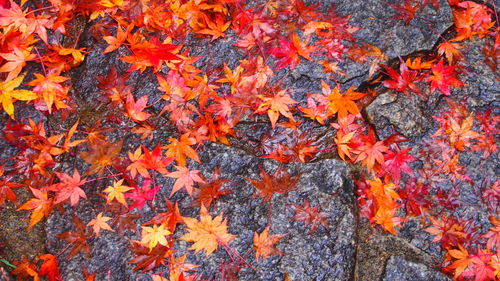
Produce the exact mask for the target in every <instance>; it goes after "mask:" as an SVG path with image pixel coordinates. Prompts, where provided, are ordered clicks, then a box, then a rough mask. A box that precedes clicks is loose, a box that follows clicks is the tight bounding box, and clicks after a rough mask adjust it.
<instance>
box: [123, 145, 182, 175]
mask: <svg viewBox="0 0 500 281" xmlns="http://www.w3.org/2000/svg"><path fill="white" fill-rule="evenodd" d="M142 149H144V154H142V152H141V150H142ZM128 157H129V159H130V161H132V164H130V165H129V166H128V167H127V170H129V171H130V174H131V176H132V178H135V176H136V175H137V173H139V174H140V175H141V176H143V177H145V178H150V174H149V172H148V170H147V169H152V170H155V171H157V172H159V173H160V174H162V175H165V174H167V173H168V171H167V169H165V167H167V166H168V165H169V164H170V163H171V162H172V161H173V158H163V157H162V155H161V147H160V145H159V144H157V145H156V147H155V148H154V149H153V150H152V151H149V149H148V148H147V147H145V146H144V145H143V146H140V147H138V148H137V149H136V150H135V152H134V153H133V154H132V153H130V151H129V152H128Z"/></svg>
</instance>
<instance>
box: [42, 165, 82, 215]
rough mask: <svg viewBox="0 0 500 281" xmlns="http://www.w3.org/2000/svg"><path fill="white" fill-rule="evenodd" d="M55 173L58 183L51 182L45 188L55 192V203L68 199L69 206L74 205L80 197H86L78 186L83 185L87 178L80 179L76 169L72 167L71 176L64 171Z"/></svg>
mask: <svg viewBox="0 0 500 281" xmlns="http://www.w3.org/2000/svg"><path fill="white" fill-rule="evenodd" d="M55 173H56V175H57V177H58V178H59V180H60V183H56V184H53V185H51V186H49V187H48V188H47V189H48V190H51V191H55V192H56V193H57V195H56V200H55V203H56V204H58V203H61V202H63V201H66V200H67V199H70V204H71V206H76V204H78V201H79V198H80V197H81V198H84V199H87V196H86V195H85V192H84V191H83V189H81V188H80V186H82V185H84V184H85V183H86V182H87V180H86V179H80V173H78V170H77V169H74V171H73V176H69V175H67V174H65V173H59V172H55Z"/></svg>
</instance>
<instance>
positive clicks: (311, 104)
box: [297, 95, 328, 125]
mask: <svg viewBox="0 0 500 281" xmlns="http://www.w3.org/2000/svg"><path fill="white" fill-rule="evenodd" d="M297 108H298V109H299V110H300V111H302V113H304V117H307V118H310V119H311V120H315V121H317V122H318V123H320V124H321V125H325V119H327V118H328V116H327V115H326V105H324V104H319V105H318V104H317V103H316V101H315V100H314V98H313V96H311V95H308V96H307V107H304V106H300V105H299V106H297Z"/></svg>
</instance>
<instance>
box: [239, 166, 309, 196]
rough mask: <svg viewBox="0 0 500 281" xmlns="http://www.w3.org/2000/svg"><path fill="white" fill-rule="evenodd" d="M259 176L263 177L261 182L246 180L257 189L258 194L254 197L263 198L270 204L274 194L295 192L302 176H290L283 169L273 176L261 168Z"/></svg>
mask: <svg viewBox="0 0 500 281" xmlns="http://www.w3.org/2000/svg"><path fill="white" fill-rule="evenodd" d="M259 174H260V177H261V180H260V181H257V180H254V179H251V178H247V177H245V179H246V180H247V181H249V182H250V183H251V184H252V185H253V186H254V187H255V188H256V189H257V193H256V194H255V195H254V196H258V197H262V198H263V199H264V201H265V202H269V201H270V200H271V199H272V197H273V194H274V193H287V192H289V191H292V190H295V189H296V188H297V187H296V185H297V183H298V182H299V179H300V176H301V175H300V174H298V175H295V176H290V174H288V171H287V170H286V169H284V168H281V167H279V168H278V169H276V171H275V172H274V174H273V175H272V176H271V175H269V174H268V173H267V172H266V171H265V170H264V169H262V168H260V167H259Z"/></svg>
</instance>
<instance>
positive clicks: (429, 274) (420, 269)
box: [384, 256, 451, 281]
mask: <svg viewBox="0 0 500 281" xmlns="http://www.w3.org/2000/svg"><path fill="white" fill-rule="evenodd" d="M449 280H451V279H450V278H448V277H447V276H446V275H444V274H442V273H440V272H437V271H435V270H431V269H429V268H428V267H426V266H425V265H423V264H418V263H414V262H410V261H407V260H405V259H404V258H401V257H399V256H392V257H391V258H390V259H389V262H388V263H387V266H386V267H385V276H384V281H449Z"/></svg>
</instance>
